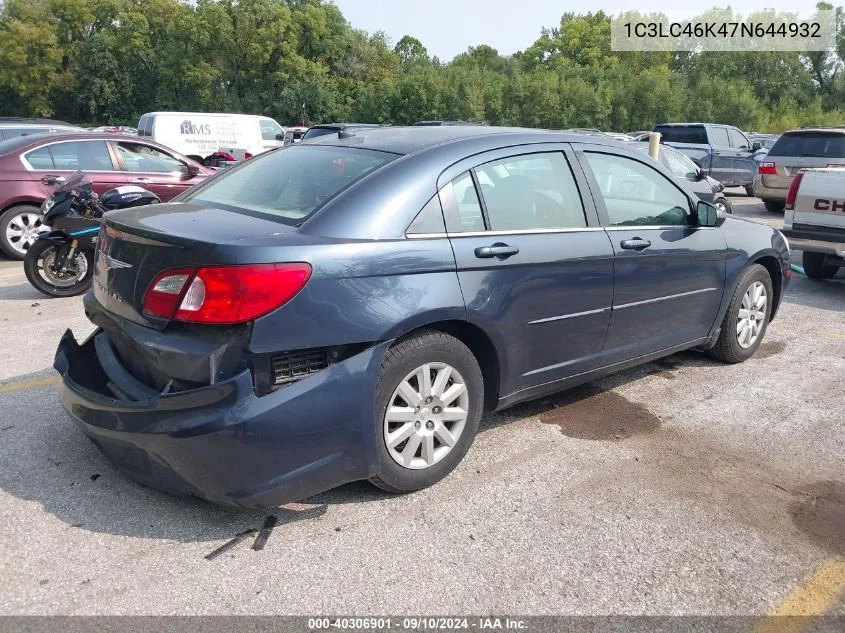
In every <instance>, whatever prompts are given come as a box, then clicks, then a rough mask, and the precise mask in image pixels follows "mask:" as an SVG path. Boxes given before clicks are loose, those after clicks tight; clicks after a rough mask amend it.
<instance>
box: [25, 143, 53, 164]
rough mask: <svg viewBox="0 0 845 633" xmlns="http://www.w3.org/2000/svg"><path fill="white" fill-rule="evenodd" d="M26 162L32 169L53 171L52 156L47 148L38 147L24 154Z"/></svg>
mask: <svg viewBox="0 0 845 633" xmlns="http://www.w3.org/2000/svg"><path fill="white" fill-rule="evenodd" d="M26 161H27V162H28V163H29V164H30V165H32V168H33V169H53V156H52V155H51V154H50V148H49V147H39V148H38V149H34V150H32V151H31V152H29V153H28V154H26Z"/></svg>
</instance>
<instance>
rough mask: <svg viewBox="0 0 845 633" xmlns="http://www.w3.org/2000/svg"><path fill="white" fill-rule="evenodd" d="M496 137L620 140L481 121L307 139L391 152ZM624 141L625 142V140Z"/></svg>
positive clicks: (504, 142) (504, 140) (513, 140)
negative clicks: (486, 124)
mask: <svg viewBox="0 0 845 633" xmlns="http://www.w3.org/2000/svg"><path fill="white" fill-rule="evenodd" d="M484 138H487V139H491V140H495V139H500V140H501V146H503V147H506V146H508V145H520V144H524V143H554V142H557V143H578V142H582V143H584V142H586V143H594V144H595V143H598V144H602V145H604V144H607V145H611V146H613V147H619V146H620V144H621V141H616V140H614V139H612V138H610V137H609V136H604V135H602V136H588V135H586V134H576V133H571V132H557V131H552V130H539V129H532V128H518V127H495V126H481V125H466V126H460V125H442V126H441V125H435V126H408V127H375V128H362V129H359V130H355V131H354V132H353V133H352V134H350V135H348V136H347V137H346V138H339V137H337V136H333V135H324V136H319V137H317V138H314V139H312V140H309V144H310V145H335V146H339V147H344V146H346V147H358V148H362V149H372V150H377V151H383V152H391V153H394V154H402V155H407V154H413V153H416V152H419V151H422V150H425V149H428V148H431V147H435V146H440V145H446V144H451V145H457V144H460V143H461V142H469V141H473V140H476V139H484ZM626 145H627V143H626Z"/></svg>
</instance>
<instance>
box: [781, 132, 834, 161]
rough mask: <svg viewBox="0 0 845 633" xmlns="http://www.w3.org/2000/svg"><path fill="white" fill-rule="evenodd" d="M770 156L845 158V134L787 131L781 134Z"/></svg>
mask: <svg viewBox="0 0 845 633" xmlns="http://www.w3.org/2000/svg"><path fill="white" fill-rule="evenodd" d="M769 156H795V157H801V158H838V159H842V158H845V134H843V133H842V132H834V131H831V132H821V131H819V132H787V133H786V134H784V135H783V136H781V137H780V138H779V139H778V140H777V141H775V144H774V145H773V146H772V149H771V150H769Z"/></svg>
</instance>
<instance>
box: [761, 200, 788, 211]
mask: <svg viewBox="0 0 845 633" xmlns="http://www.w3.org/2000/svg"><path fill="white" fill-rule="evenodd" d="M763 204H764V205H765V207H766V211H768V212H769V213H783V209H784V207H785V206H786V203H785V202H784V201H783V200H763Z"/></svg>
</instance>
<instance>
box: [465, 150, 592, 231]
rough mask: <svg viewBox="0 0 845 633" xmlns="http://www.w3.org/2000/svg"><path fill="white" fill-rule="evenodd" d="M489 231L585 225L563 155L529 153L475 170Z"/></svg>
mask: <svg viewBox="0 0 845 633" xmlns="http://www.w3.org/2000/svg"><path fill="white" fill-rule="evenodd" d="M475 172H476V174H477V176H478V182H479V184H480V186H481V195H482V197H483V198H484V204H485V206H486V209H487V219H488V221H489V223H490V230H491V231H519V230H531V229H561V228H581V227H585V226H587V219H586V216H585V215H584V206H583V204H582V202H581V196H580V195H579V192H578V187H577V185H576V184H575V178H574V177H573V175H572V171H571V170H570V169H569V164H568V163H567V162H566V158H565V157H564V155H563V154H562V153H559V152H555V153H547V154H528V155H523V156H514V157H511V158H505V159H503V160H497V161H494V162H491V163H486V164H484V165H481V166H479V167H477V168H476V169H475Z"/></svg>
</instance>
